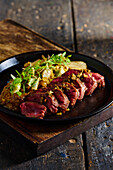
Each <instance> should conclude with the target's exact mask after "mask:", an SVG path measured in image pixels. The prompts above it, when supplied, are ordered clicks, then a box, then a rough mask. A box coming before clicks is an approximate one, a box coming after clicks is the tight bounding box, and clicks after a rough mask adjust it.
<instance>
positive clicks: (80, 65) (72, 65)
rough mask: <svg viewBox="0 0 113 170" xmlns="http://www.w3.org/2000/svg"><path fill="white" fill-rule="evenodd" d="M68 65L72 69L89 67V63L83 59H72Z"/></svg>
mask: <svg viewBox="0 0 113 170" xmlns="http://www.w3.org/2000/svg"><path fill="white" fill-rule="evenodd" d="M68 67H69V68H71V69H77V70H83V69H87V64H86V63H85V62H83V61H71V62H70V63H69V64H68Z"/></svg>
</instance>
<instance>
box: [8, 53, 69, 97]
mask: <svg viewBox="0 0 113 170" xmlns="http://www.w3.org/2000/svg"><path fill="white" fill-rule="evenodd" d="M65 56H66V52H63V53H60V54H52V56H48V58H45V57H44V56H42V59H39V60H38V61H37V62H36V63H35V64H34V65H32V64H31V65H29V66H27V67H26V68H23V70H22V72H21V73H19V72H18V71H17V70H16V73H17V77H15V76H13V75H12V74H11V77H12V79H13V81H11V83H10V92H11V94H14V93H17V94H18V95H19V96H21V95H22V93H25V92H26V88H27V87H28V86H29V88H30V89H33V90H36V89H37V88H38V85H39V81H40V80H43V78H45V77H46V76H45V75H44V77H43V74H44V70H49V72H50V73H51V74H52V73H53V71H54V72H55V69H56V66H59V70H61V73H60V74H62V73H63V72H65V70H63V72H62V69H63V67H64V66H67V64H68V63H69V62H70V59H69V57H71V55H68V56H67V57H65ZM47 72H48V71H46V72H45V73H46V74H47ZM42 73H43V74H42ZM56 73H57V74H56V75H55V76H57V75H60V74H58V70H57V71H56ZM50 76H51V75H50ZM49 78H50V77H48V75H47V79H49Z"/></svg>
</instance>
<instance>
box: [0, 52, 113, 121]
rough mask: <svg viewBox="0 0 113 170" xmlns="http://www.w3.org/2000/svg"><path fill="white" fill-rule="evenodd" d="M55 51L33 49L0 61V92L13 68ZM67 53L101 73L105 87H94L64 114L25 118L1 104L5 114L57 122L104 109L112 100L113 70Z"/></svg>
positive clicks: (96, 62) (12, 72) (77, 55)
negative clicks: (89, 93)
mask: <svg viewBox="0 0 113 170" xmlns="http://www.w3.org/2000/svg"><path fill="white" fill-rule="evenodd" d="M57 53H61V51H40V52H39V51H38V52H37V51H35V52H30V53H23V54H20V55H16V56H14V57H11V58H9V59H6V60H4V61H2V62H1V63H0V77H1V78H0V81H1V83H0V93H1V91H2V89H3V87H4V86H5V85H6V84H7V81H9V79H10V74H13V75H15V69H16V70H18V71H21V69H22V67H23V65H24V63H25V62H27V61H35V60H37V59H38V58H41V55H42V54H43V55H45V56H47V55H48V54H49V55H52V54H57ZM68 54H72V57H71V60H78V61H79V60H80V61H84V62H86V63H87V65H88V68H89V69H91V70H92V71H94V72H98V73H100V74H102V75H103V76H104V77H105V81H106V86H105V88H102V89H96V90H95V91H94V93H93V94H92V96H88V97H86V96H85V98H84V99H83V100H82V101H81V102H77V103H76V105H75V107H74V108H71V109H70V111H68V112H66V113H65V114H64V115H62V116H56V115H54V116H53V115H52V116H46V117H45V118H44V119H43V120H39V119H36V118H27V117H25V116H23V115H21V114H17V113H16V112H13V111H11V110H9V109H7V108H4V107H3V106H1V105H0V110H1V111H3V112H4V113H6V114H9V115H12V116H16V117H18V118H21V119H22V118H23V119H25V120H37V121H39V122H41V121H42V122H45V121H46V122H50V121H51V122H55V121H57V122H58V121H69V120H75V119H80V118H85V117H88V116H92V115H94V114H97V113H99V112H101V111H102V110H104V109H106V108H107V107H108V106H109V105H110V104H111V103H112V101H113V71H112V70H111V69H110V68H109V67H107V66H106V65H105V64H103V63H102V62H100V61H98V60H96V59H93V58H91V57H88V56H85V55H80V54H75V53H70V52H67V55H68Z"/></svg>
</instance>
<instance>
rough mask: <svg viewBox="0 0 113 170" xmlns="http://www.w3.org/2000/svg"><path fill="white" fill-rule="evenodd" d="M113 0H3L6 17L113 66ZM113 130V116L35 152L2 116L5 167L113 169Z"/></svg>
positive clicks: (0, 162) (0, 145)
mask: <svg viewBox="0 0 113 170" xmlns="http://www.w3.org/2000/svg"><path fill="white" fill-rule="evenodd" d="M112 6H113V2H112V1H105V0H103V1H99V0H95V1H93V0H92V1H89V0H65V1H63V0H57V1H55V0H54V1H52V0H49V1H46V0H43V1H41V0H29V1H27V0H10V1H6V0H5V1H4V0H1V1H0V20H3V19H6V18H10V19H13V20H14V21H16V22H18V23H21V24H23V25H24V26H27V27H29V28H30V29H32V30H34V31H36V32H38V33H40V34H42V35H44V36H45V37H47V38H49V39H51V40H53V41H54V42H56V43H58V44H61V45H63V46H65V47H67V48H69V49H70V50H73V51H76V52H79V53H82V54H86V55H89V56H92V57H94V58H96V59H98V60H101V61H103V62H104V63H105V64H108V65H109V66H110V67H111V68H112V69H113V45H112V44H113V21H112V18H113V8H112ZM0 42H1V43H2V39H0ZM7 50H8V49H7ZM0 51H3V46H0ZM3 54H4V53H3ZM112 131H113V119H112V118H111V119H109V120H107V121H105V122H103V123H101V124H99V125H98V126H95V127H93V128H91V129H89V130H88V131H86V132H84V133H82V134H80V135H79V136H76V137H74V138H73V139H70V140H68V141H67V142H66V143H64V144H63V145H60V146H58V147H57V148H55V149H53V150H51V151H49V152H47V153H45V154H43V155H41V156H39V157H36V158H33V154H34V148H33V146H32V145H31V143H30V142H29V141H28V140H27V139H26V138H24V137H23V136H21V135H20V134H19V133H17V132H16V131H15V130H13V129H12V128H11V127H9V126H7V125H6V124H5V123H3V122H2V121H0V169H8V168H9V169H14V170H15V169H23V170H25V169H26V170H28V169H30V170H31V169H33V170H35V169H44V170H46V169H48V170H50V169H56V170H57V169H67V170H69V169H70V170H71V169H75V170H77V169H81V170H82V169H86V170H87V169H92V170H93V169H99V170H104V169H109V170H111V169H112V157H113V155H112V154H113V153H112V143H113V134H112ZM14 136H15V137H16V138H15V140H14ZM12 139H13V140H12ZM23 148H24V149H23ZM28 159H29V160H28Z"/></svg>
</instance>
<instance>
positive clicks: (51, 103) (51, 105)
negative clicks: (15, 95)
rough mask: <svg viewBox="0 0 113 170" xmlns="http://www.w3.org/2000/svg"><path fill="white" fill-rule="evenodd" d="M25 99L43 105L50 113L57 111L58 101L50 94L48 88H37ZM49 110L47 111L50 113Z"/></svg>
mask: <svg viewBox="0 0 113 170" xmlns="http://www.w3.org/2000/svg"><path fill="white" fill-rule="evenodd" d="M26 100H27V101H32V102H36V103H38V104H43V105H45V106H46V107H47V109H48V110H49V111H50V112H51V113H57V111H58V101H57V99H56V98H55V96H54V95H52V94H50V90H49V91H46V92H43V91H42V90H38V91H37V92H36V93H33V94H30V95H29V96H28V97H27V98H26ZM50 112H48V113H49V114H50Z"/></svg>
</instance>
